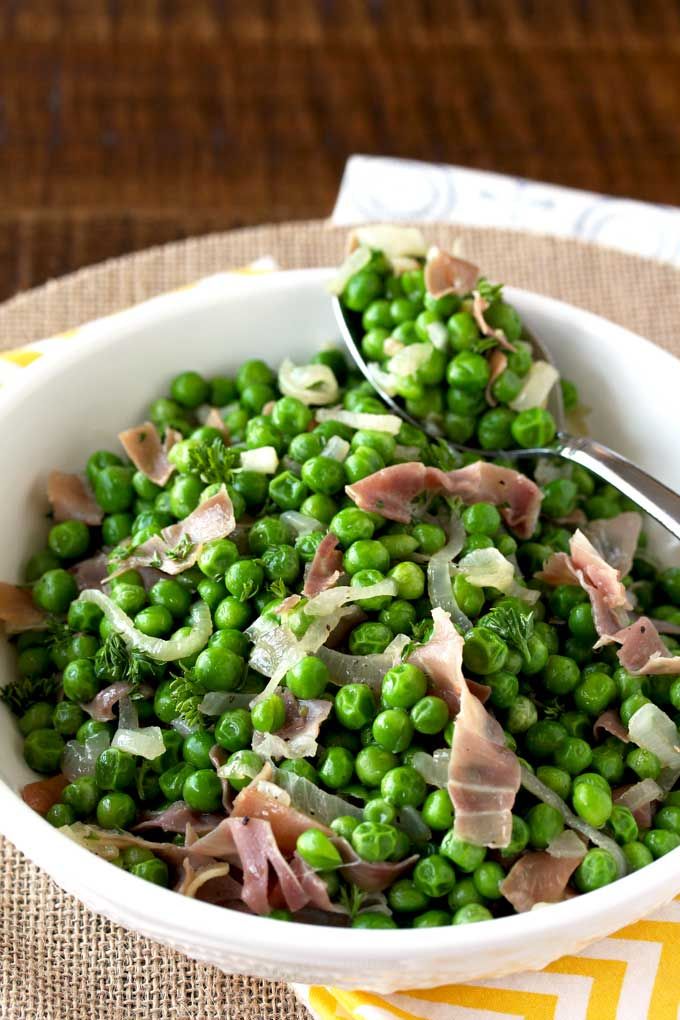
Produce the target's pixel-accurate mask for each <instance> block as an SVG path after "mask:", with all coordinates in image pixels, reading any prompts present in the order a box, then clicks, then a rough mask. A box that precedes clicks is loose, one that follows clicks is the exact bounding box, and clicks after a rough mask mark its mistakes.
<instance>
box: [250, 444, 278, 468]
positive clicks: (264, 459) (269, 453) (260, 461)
mask: <svg viewBox="0 0 680 1020" xmlns="http://www.w3.org/2000/svg"><path fill="white" fill-rule="evenodd" d="M278 466H279V455H278V454H277V452H276V450H275V449H274V447H273V446H258V447H257V448H256V449H255V450H243V451H242V452H241V467H242V469H243V470H244V471H256V472H257V473H258V474H259V475H273V474H275V473H276V469H277V467H278Z"/></svg>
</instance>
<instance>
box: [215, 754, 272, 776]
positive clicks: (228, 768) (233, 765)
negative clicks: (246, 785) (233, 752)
mask: <svg viewBox="0 0 680 1020" xmlns="http://www.w3.org/2000/svg"><path fill="white" fill-rule="evenodd" d="M261 771H262V762H255V761H253V762H244V761H241V760H240V759H238V758H236V760H235V761H227V762H225V763H224V765H220V767H219V768H218V769H217V775H218V777H219V778H220V779H231V777H232V776H238V778H239V779H255V777H256V776H259V774H260V772H261Z"/></svg>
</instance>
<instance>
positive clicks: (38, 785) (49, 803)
mask: <svg viewBox="0 0 680 1020" xmlns="http://www.w3.org/2000/svg"><path fill="white" fill-rule="evenodd" d="M66 786H68V779H67V778H66V776H62V775H61V774H60V775H58V776H51V777H50V778H49V779H38V780H37V781H36V782H35V783H27V785H26V786H24V788H23V790H22V791H21V799H22V800H23V801H24V803H25V804H28V806H29V807H30V808H33V810H34V811H37V812H38V814H39V815H43V817H44V816H45V815H46V814H47V812H48V811H49V810H50V808H51V807H54V805H55V804H58V803H59V801H60V799H61V795H62V793H63V791H64V788H65V787H66Z"/></svg>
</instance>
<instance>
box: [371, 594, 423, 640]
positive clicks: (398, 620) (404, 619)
mask: <svg viewBox="0 0 680 1020" xmlns="http://www.w3.org/2000/svg"><path fill="white" fill-rule="evenodd" d="M417 618H418V617H417V613H416V610H415V607H414V606H413V604H412V603H411V602H407V601H406V600H405V599H393V600H391V601H390V604H389V605H388V606H386V607H385V609H381V611H380V615H379V617H378V619H379V621H380V623H382V624H383V625H384V626H385V627H387V628H389V630H390V631H391V632H392V633H393V634H408V633H410V632H411V629H412V627H413V625H414V623H415V622H416V620H417Z"/></svg>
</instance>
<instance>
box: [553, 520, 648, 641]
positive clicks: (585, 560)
mask: <svg viewBox="0 0 680 1020" xmlns="http://www.w3.org/2000/svg"><path fill="white" fill-rule="evenodd" d="M636 516H637V515H636ZM617 555H618V557H619V561H622V556H623V555H625V550H623V551H622V552H621V553H619V554H617ZM536 577H537V578H538V579H539V581H544V582H545V583H546V584H553V585H555V584H580V585H581V587H582V588H583V590H584V591H585V592H587V593H588V598H589V599H590V604H591V606H592V610H593V623H594V624H595V629H596V630H597V633H598V634H599V635H600V637H603V636H606V635H611V634H616V633H617V631H620V630H621V628H622V627H623V626H625V624H626V623H627V622H628V614H627V612H626V610H628V609H630V608H631V605H630V602H629V600H628V593H627V591H626V589H625V587H624V585H623V584H622V582H621V573H620V571H619V570H617V569H616V568H615V567H613V566H612V565H611V564H610V563H607V561H606V560H605V559H604V558H603V557H602V555H601V554H600V553H599V552H598V551H597V549H596V548H595V546H594V545H593V544H592V542H591V541H590V540H589V539H588V538H587V536H586V535H585V534H584V533H583V532H582V531H580V530H578V529H577V530H576V531H575V532H574V534H573V535H572V536H571V539H570V540H569V554H567V553H553V555H552V556H550V557H549V558H548V560H546V563H545V565H544V567H543V570H542V571H539V573H538V574H536Z"/></svg>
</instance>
